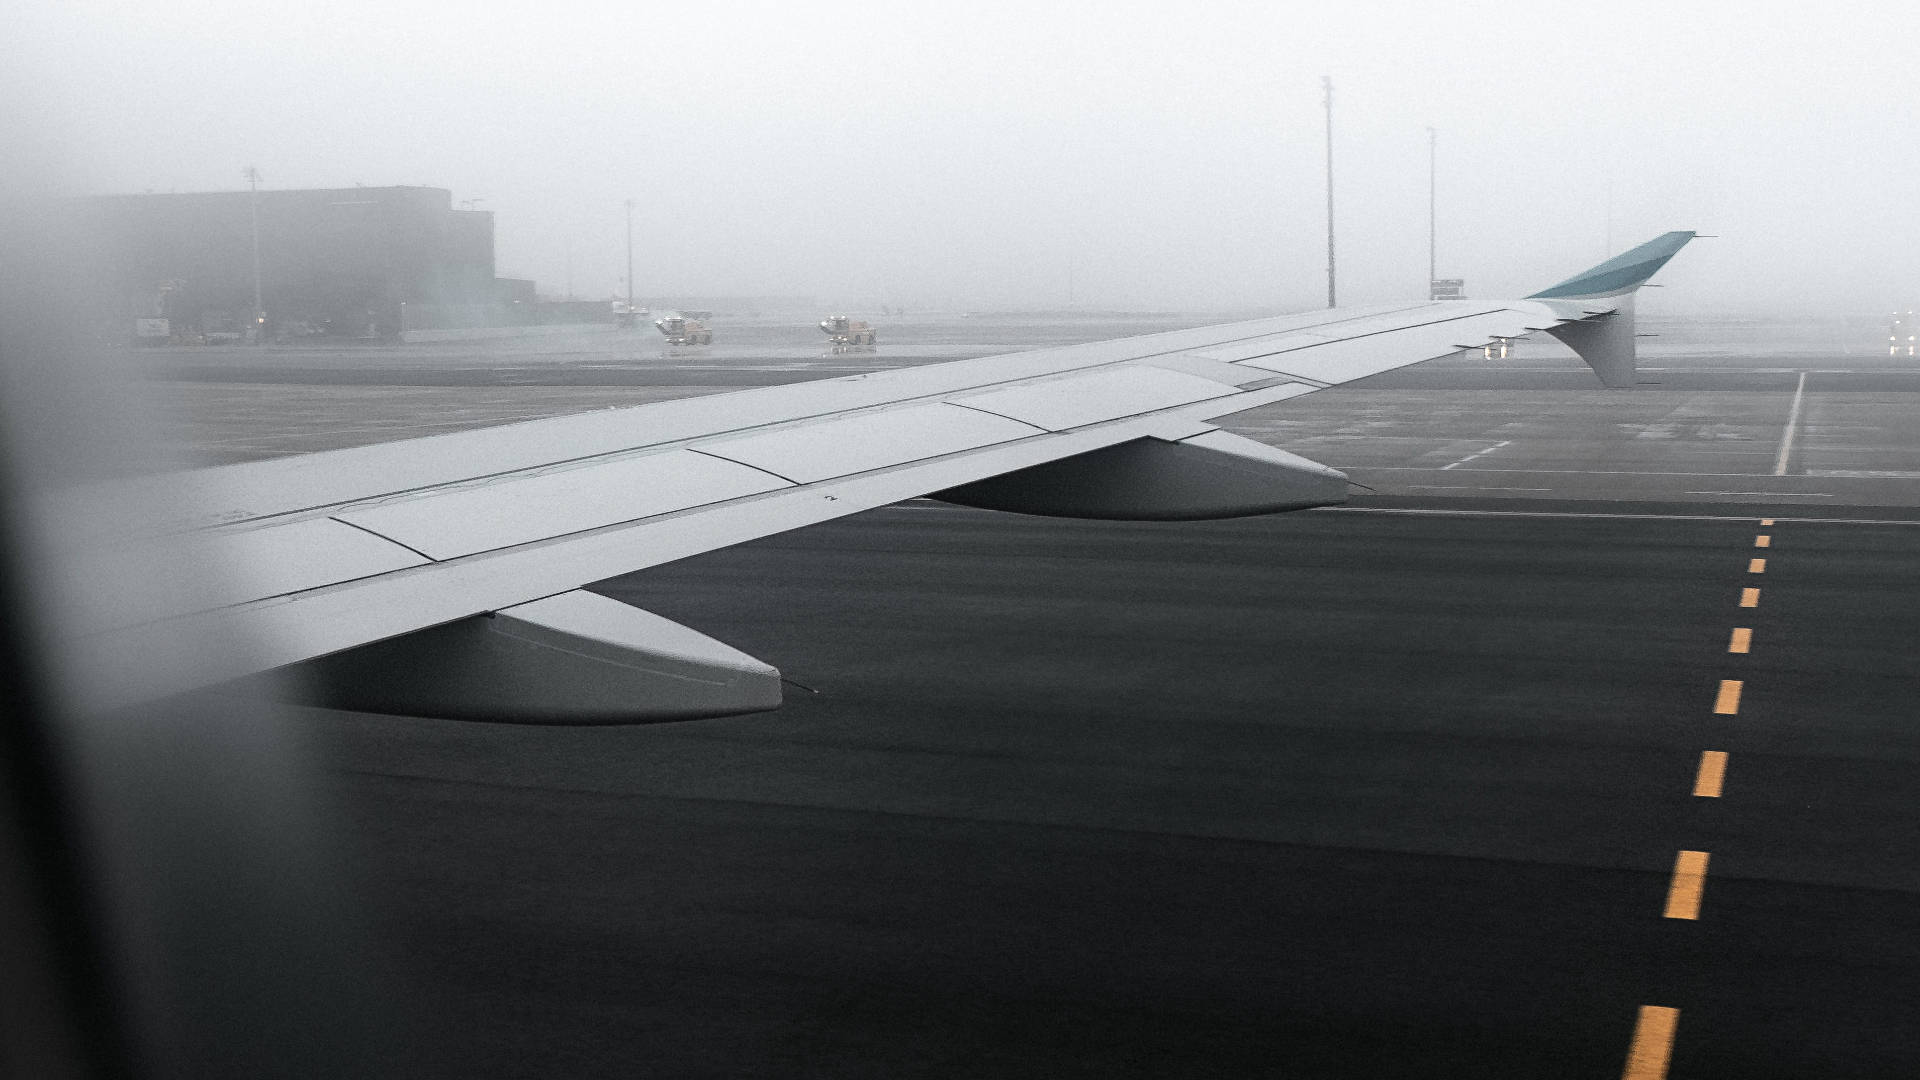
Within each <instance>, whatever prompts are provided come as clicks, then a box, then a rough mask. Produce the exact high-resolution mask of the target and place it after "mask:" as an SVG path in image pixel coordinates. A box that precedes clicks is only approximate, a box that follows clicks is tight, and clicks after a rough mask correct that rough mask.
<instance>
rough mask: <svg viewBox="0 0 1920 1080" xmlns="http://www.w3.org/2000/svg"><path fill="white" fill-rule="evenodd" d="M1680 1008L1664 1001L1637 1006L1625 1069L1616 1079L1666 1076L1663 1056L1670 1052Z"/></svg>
mask: <svg viewBox="0 0 1920 1080" xmlns="http://www.w3.org/2000/svg"><path fill="white" fill-rule="evenodd" d="M1679 1023H1680V1010H1679V1009H1669V1008H1667V1007H1666V1006H1665V1005H1642V1006H1640V1019H1638V1020H1636V1021H1635V1022H1634V1025H1633V1044H1632V1045H1631V1046H1628V1047H1627V1071H1626V1072H1624V1073H1621V1074H1620V1080H1666V1075H1667V1060H1668V1059H1669V1058H1671V1057H1672V1056H1673V1029H1674V1028H1675V1027H1677V1026H1679Z"/></svg>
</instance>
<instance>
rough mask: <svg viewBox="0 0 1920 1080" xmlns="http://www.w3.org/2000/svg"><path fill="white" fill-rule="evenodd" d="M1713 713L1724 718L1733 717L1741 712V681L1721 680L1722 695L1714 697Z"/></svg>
mask: <svg viewBox="0 0 1920 1080" xmlns="http://www.w3.org/2000/svg"><path fill="white" fill-rule="evenodd" d="M1713 711H1714V712H1716V713H1719V714H1720V715H1722V716H1732V715H1733V714H1734V713H1737V712H1739V711H1740V680H1739V679H1721V680H1720V693H1718V694H1716V695H1715V696H1714V699H1713Z"/></svg>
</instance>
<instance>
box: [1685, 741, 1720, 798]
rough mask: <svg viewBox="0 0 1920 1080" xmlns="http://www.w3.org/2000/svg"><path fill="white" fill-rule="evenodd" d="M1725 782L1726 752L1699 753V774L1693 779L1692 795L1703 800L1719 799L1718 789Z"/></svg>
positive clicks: (1710, 751)
mask: <svg viewBox="0 0 1920 1080" xmlns="http://www.w3.org/2000/svg"><path fill="white" fill-rule="evenodd" d="M1726 782H1727V752H1726V751H1725V750H1702V751H1700V773H1699V775H1697V776H1695V777H1694V778H1693V793H1694V794H1695V795H1697V796H1699V797H1700V798H1703V799H1717V798H1719V797H1720V787H1721V785H1723V784H1725V783H1726Z"/></svg>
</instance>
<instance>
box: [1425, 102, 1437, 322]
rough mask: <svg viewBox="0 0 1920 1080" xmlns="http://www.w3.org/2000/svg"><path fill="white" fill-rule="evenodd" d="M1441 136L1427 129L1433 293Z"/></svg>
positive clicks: (1429, 277) (1429, 287)
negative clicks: (1436, 196)
mask: <svg viewBox="0 0 1920 1080" xmlns="http://www.w3.org/2000/svg"><path fill="white" fill-rule="evenodd" d="M1439 147H1440V134H1439V132H1437V131H1435V130H1434V129H1432V128H1428V129H1427V292H1428V294H1429V295H1431V294H1432V292H1433V281H1434V279H1435V278H1438V277H1439V276H1440V260H1439V258H1438V253H1439V250H1440V241H1439V236H1440V216H1439V212H1438V207H1439V203H1438V202H1437V201H1436V200H1435V196H1434V192H1435V191H1436V189H1437V181H1436V179H1435V178H1436V177H1437V176H1438V175H1439V164H1440V149H1439Z"/></svg>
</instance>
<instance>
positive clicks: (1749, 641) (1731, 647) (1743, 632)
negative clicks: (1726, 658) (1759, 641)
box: [1727, 626, 1753, 653]
mask: <svg viewBox="0 0 1920 1080" xmlns="http://www.w3.org/2000/svg"><path fill="white" fill-rule="evenodd" d="M1752 645H1753V629H1752V628H1751V627H1746V626H1736V627H1734V628H1733V640H1732V641H1729V642H1727V651H1728V652H1737V653H1743V652H1746V651H1747V649H1748V648H1750V647H1751V646H1752Z"/></svg>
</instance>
